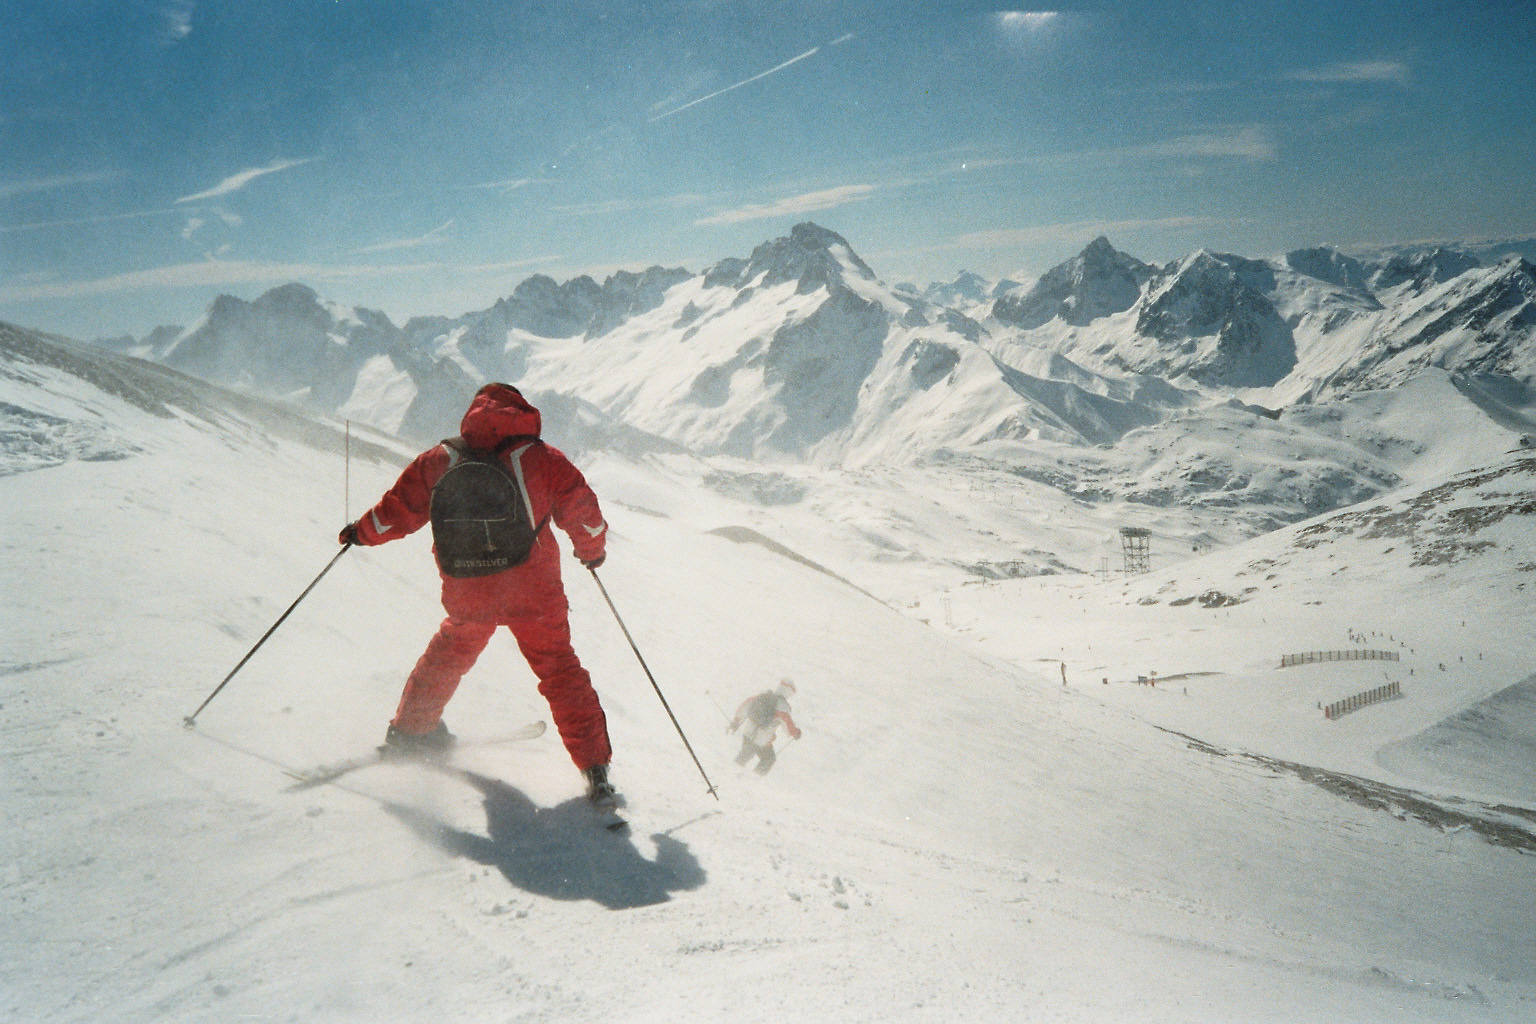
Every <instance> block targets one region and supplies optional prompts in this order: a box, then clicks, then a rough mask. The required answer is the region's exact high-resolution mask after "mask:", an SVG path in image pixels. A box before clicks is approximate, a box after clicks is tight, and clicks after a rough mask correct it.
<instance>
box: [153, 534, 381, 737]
mask: <svg viewBox="0 0 1536 1024" xmlns="http://www.w3.org/2000/svg"><path fill="white" fill-rule="evenodd" d="M351 546H352V542H351V541H347V542H346V543H345V544H343V545H342V546H341V550H340V551H338V552H336V554H335V555H334V556H332V558H331V560H330V561H329V562H327V563H325V568H324V569H321V570H320V575H319V576H316V577H315V578H314V580H312V581H311V582H310V584H309V586H307V587H305V588H304V592H303V593H302V594H300V595H299V596H298V597H296V598H294V601H293V604H291V605H289V606H288V610H287V611H285V612H283V614H281V615H279V616H278V617H277V621H276V622H274V623H272V628H271V629H268V630H267V631H266V632H265V633H263V634H262V635H261V639H260V640H257V641H256V646H255V647H252V648H251V649H250V650H249V651H246V652H245V657H243V658H241V659H240V662H239V664H237V665H236V666H235V667H234V668H232V669H230V670H229V675H227V676H225V677H224V680H223V682H221V683H219V685H218V686H215V687H214V688H213V692H212V693H210V694H209V695H208V697H207V699H205V700H204V701H203V702H202V703H201V704H199V705H198V706H197V710H196V711H194V712H192V713H191V714H190V715H188V716H187V717H186V718H183V719H182V720H181V724H182V725H184V726H186V727H187V728H188V729H190V728H192V727H193V726H194V725H196V724H197V716H198V715H200V714H202V713H203V708H205V707H207V706H208V705H209V704H211V703H212V702H213V698H215V697H217V696H218V695H219V691H220V690H222V689H224V687H226V686H228V685H229V681H230V680H231V679H233V678H235V673H236V672H239V671H240V670H241V669H242V668H244V667H245V663H246V662H248V661H250V660H251V655H253V654H255V653H256V652H257V651H258V650H260V649H261V645H262V644H264V643H266V642H267V638H268V637H269V636H271V635H272V634H273V633H276V632H277V627H278V626H281V625H282V624H283V620H284V619H286V618H287V617H288V616H289V615H291V614H293V610H294V609H295V608H297V607H298V606H299V602H300V601H302V600H304V599H305V598H306V597H308V596H309V592H310V591H311V590H314V589H315V584H316V583H319V582H320V581H321V580H322V579H324V578H325V574H326V573H328V572H330V571H331V566H333V565H335V564H336V563H337V561H339V560H340V558H341V556H342V555H344V554H346V553H347V549H348V548H350V547H351Z"/></svg>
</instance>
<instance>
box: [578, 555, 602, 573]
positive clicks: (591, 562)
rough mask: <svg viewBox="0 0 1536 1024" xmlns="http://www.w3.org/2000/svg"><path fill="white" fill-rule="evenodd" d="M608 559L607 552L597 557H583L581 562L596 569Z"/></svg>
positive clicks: (589, 567)
mask: <svg viewBox="0 0 1536 1024" xmlns="http://www.w3.org/2000/svg"><path fill="white" fill-rule="evenodd" d="M607 559H608V556H607V555H606V554H603V555H598V556H597V557H596V558H583V559H582V560H581V564H582V565H584V566H586V567H587V568H588V569H594V570H595V569H596V568H597V567H598V566H600V565H602V564H603V562H605V561H607Z"/></svg>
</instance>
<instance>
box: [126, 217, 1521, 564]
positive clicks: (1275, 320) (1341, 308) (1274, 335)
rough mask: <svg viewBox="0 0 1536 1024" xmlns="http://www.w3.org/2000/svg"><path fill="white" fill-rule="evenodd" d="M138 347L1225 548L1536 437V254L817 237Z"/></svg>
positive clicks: (256, 305) (247, 382)
mask: <svg viewBox="0 0 1536 1024" xmlns="http://www.w3.org/2000/svg"><path fill="white" fill-rule="evenodd" d="M116 347H118V348H119V349H121V350H128V351H132V352H134V353H136V354H140V355H144V356H147V357H149V358H152V359H154V360H157V361H160V362H163V363H165V364H166V365H168V366H171V367H175V368H178V369H181V370H184V371H186V372H189V373H193V374H196V375H198V376H201V377H204V378H206V379H209V380H212V381H216V382H219V383H223V384H227V385H231V386H234V387H236V388H240V389H244V390H249V391H253V392H257V393H261V394H266V395H273V396H279V397H283V398H286V399H288V400H290V401H292V402H294V403H296V404H297V405H298V406H299V407H301V408H304V409H306V410H308V411H311V412H317V413H321V414H324V415H329V416H333V417H337V418H346V419H350V420H353V421H356V422H361V423H366V424H369V425H371V426H373V427H375V428H377V429H380V430H383V431H385V432H388V433H392V434H396V435H399V436H401V437H404V438H406V439H408V440H410V441H412V442H415V443H418V444H422V443H429V442H430V441H432V440H435V439H436V438H438V437H440V436H441V435H442V434H443V433H444V432H445V431H448V430H451V428H452V425H453V424H454V423H455V422H456V421H457V416H458V414H459V412H460V410H461V409H462V408H463V406H464V403H465V400H466V398H467V396H468V395H469V394H470V393H471V392H472V391H473V390H474V388H476V387H477V386H478V385H479V384H480V383H482V382H484V381H485V380H488V379H499V380H507V381H510V382H513V383H516V384H518V385H519V386H521V387H523V388H525V389H526V390H530V391H532V392H534V393H537V394H538V395H540V396H541V400H542V401H544V402H545V403H547V404H552V405H553V406H556V407H558V409H560V410H565V412H564V413H563V415H564V418H565V420H566V421H567V422H569V423H570V424H571V426H572V429H573V430H574V431H576V434H579V435H581V436H587V435H589V434H591V432H592V431H596V432H597V434H598V435H600V436H602V437H605V438H607V439H609V440H614V439H616V438H618V437H620V436H623V437H624V438H625V439H626V441H625V443H626V444H628V445H629V446H630V447H631V448H635V447H636V446H638V447H639V448H651V449H660V448H666V447H669V446H671V447H678V448H682V449H686V450H688V451H691V452H694V453H695V454H698V455H701V456H706V457H718V458H725V459H730V458H736V459H742V460H748V461H750V462H752V463H753V464H756V465H759V466H760V465H762V464H764V463H773V464H774V465H776V466H781V467H791V468H792V467H793V466H795V465H799V464H811V465H818V466H823V467H841V468H843V469H845V470H848V471H850V472H857V471H859V470H861V469H865V468H870V467H888V466H896V465H902V466H914V467H915V466H928V467H933V466H936V465H941V464H948V465H954V464H957V462H958V463H959V464H973V463H982V464H986V465H989V466H991V467H992V468H993V469H995V470H996V471H999V472H1005V473H1011V474H1015V475H1017V476H1020V477H1024V478H1028V479H1032V480H1036V481H1043V482H1051V483H1054V484H1056V485H1059V486H1060V487H1061V488H1062V489H1063V490H1065V491H1066V492H1068V493H1070V494H1072V495H1073V496H1075V497H1077V498H1079V499H1087V500H1093V499H1095V498H1096V497H1109V496H1113V497H1116V498H1120V499H1129V500H1132V501H1137V502H1141V503H1144V504H1147V505H1151V506H1159V507H1161V506H1167V505H1176V506H1182V507H1185V508H1188V509H1192V510H1201V509H1205V510H1215V511H1217V512H1220V513H1221V515H1222V518H1223V522H1222V523H1221V524H1218V525H1217V526H1215V527H1214V528H1213V529H1214V533H1215V534H1216V535H1224V536H1228V537H1231V536H1244V535H1251V534H1252V533H1255V532H1259V531H1262V530H1264V529H1270V528H1273V527H1274V526H1275V525H1278V524H1279V523H1282V522H1289V521H1294V520H1296V519H1298V518H1301V517H1304V516H1308V515H1314V514H1316V513H1318V512H1320V511H1323V510H1326V509H1329V508H1337V507H1341V506H1343V505H1347V504H1349V503H1351V502H1353V501H1358V500H1362V499H1363V498H1365V497H1367V496H1370V495H1372V494H1375V493H1380V492H1381V491H1382V490H1383V489H1385V488H1388V487H1391V486H1394V485H1396V484H1398V483H1400V482H1402V481H1404V480H1409V479H1415V478H1416V471H1415V466H1416V465H1417V464H1418V463H1419V462H1420V460H1421V457H1422V456H1424V455H1425V453H1427V452H1429V451H1430V450H1431V449H1433V450H1434V451H1436V452H1438V453H1439V454H1440V455H1443V456H1446V457H1449V458H1456V457H1460V458H1461V459H1462V464H1463V465H1472V464H1475V463H1476V462H1477V460H1478V459H1480V458H1483V457H1485V456H1486V455H1488V454H1489V453H1492V452H1497V451H1504V450H1507V449H1508V448H1510V447H1512V446H1514V445H1515V444H1517V443H1518V439H1519V438H1520V437H1521V436H1522V435H1526V434H1530V433H1532V432H1536V265H1533V264H1532V263H1531V262H1529V261H1528V260H1527V259H1525V258H1523V257H1521V256H1519V255H1513V256H1506V257H1504V258H1502V259H1499V260H1496V261H1492V262H1490V259H1489V257H1488V256H1487V254H1486V253H1485V254H1483V255H1482V256H1479V255H1475V254H1473V253H1472V252H1470V251H1467V250H1460V249H1452V248H1446V247H1435V246H1430V247H1420V248H1404V249H1394V250H1386V251H1382V252H1379V253H1375V254H1360V255H1351V254H1347V253H1344V252H1341V251H1339V250H1336V249H1330V248H1312V249H1303V250H1298V251H1295V252H1292V253H1289V254H1287V255H1285V256H1284V257H1281V258H1276V259H1252V258H1247V257H1241V256H1235V255H1231V254H1225V253H1216V252H1208V251H1204V250H1201V251H1197V252H1194V253H1191V254H1190V255H1188V256H1186V257H1184V258H1181V259H1177V260H1174V261H1172V262H1170V263H1168V264H1167V265H1164V266H1161V267H1159V266H1154V265H1152V264H1148V263H1145V262H1143V261H1141V260H1139V259H1137V258H1135V257H1133V256H1130V255H1127V254H1125V253H1121V252H1119V251H1117V250H1116V249H1115V248H1114V247H1113V246H1112V245H1111V244H1110V242H1109V241H1108V240H1107V239H1104V238H1098V239H1095V240H1093V241H1092V242H1091V243H1090V244H1088V245H1087V246H1086V247H1085V248H1084V249H1083V251H1082V252H1081V253H1079V254H1078V255H1077V256H1074V257H1072V258H1071V259H1069V260H1067V261H1066V262H1064V263H1063V264H1061V265H1060V266H1058V267H1056V268H1054V269H1052V270H1050V271H1049V272H1047V273H1046V274H1044V275H1042V276H1041V277H1040V278H1039V279H1038V280H1037V281H1035V282H1034V283H1033V284H1032V285H1031V286H1029V287H1023V286H1017V285H1013V284H1012V282H999V283H989V282H986V281H983V280H981V279H980V278H978V277H976V275H971V274H962V275H961V277H960V278H958V279H957V280H956V281H955V282H953V283H952V284H950V285H935V286H930V287H928V288H926V289H921V290H919V289H917V288H915V287H912V286H908V285H899V286H896V287H888V286H887V285H886V284H884V283H883V282H882V281H881V280H880V278H879V277H878V275H877V274H876V272H875V271H874V270H873V269H872V268H871V267H870V266H869V265H868V264H867V263H866V262H865V261H864V260H863V259H861V258H860V257H859V256H858V255H857V253H856V252H855V251H854V250H853V248H852V246H851V245H850V244H849V243H848V241H847V240H846V239H844V238H843V237H842V236H840V235H838V234H837V233H835V232H833V231H830V230H828V229H826V228H823V227H820V226H817V225H814V224H801V225H798V226H797V227H795V228H794V230H793V231H791V232H790V234H789V235H787V236H785V237H781V238H777V239H773V240H770V241H768V242H765V243H763V244H762V245H760V246H758V247H757V248H756V249H755V250H754V251H753V252H752V253H751V254H750V255H749V256H746V257H743V258H731V259H726V260H722V261H721V262H719V263H718V264H716V265H714V266H712V267H709V268H706V269H705V270H704V271H702V272H698V273H693V272H689V271H687V270H683V269H666V268H661V267H653V268H651V269H650V270H647V271H645V272H643V273H638V274H636V273H627V272H626V273H619V274H615V275H613V276H611V277H609V278H608V279H607V280H605V281H604V282H602V283H601V284H599V283H598V282H596V281H594V280H592V279H591V278H587V277H579V278H576V279H573V280H570V281H566V282H563V283H561V282H556V281H554V280H552V279H550V278H548V277H543V276H535V277H531V278H529V279H527V280H525V281H523V282H522V283H521V284H519V285H518V286H517V287H516V288H515V289H514V290H513V292H512V294H511V295H510V296H508V297H507V298H506V299H503V300H501V301H499V302H497V303H496V304H495V305H494V306H492V307H491V308H489V309H486V310H482V311H478V312H472V313H468V314H464V315H462V316H457V317H446V316H443V317H424V318H417V319H414V320H412V321H410V322H408V323H407V324H405V325H404V326H403V327H397V326H396V325H394V324H393V323H391V322H390V321H389V319H388V318H387V317H386V316H384V315H383V314H382V313H379V312H377V311H372V310H366V309H357V308H352V309H348V308H345V307H343V306H340V305H338V304H336V303H334V302H331V301H327V300H323V299H322V298H321V297H320V296H318V295H317V294H316V293H315V292H313V291H312V290H310V289H309V288H307V287H304V286H302V285H297V284H293V285H286V286H284V287H281V288H277V289H274V290H272V291H270V292H268V293H266V294H265V295H262V296H260V297H259V298H257V299H256V300H254V301H252V302H245V301H242V300H239V299H236V298H233V297H229V296H225V297H222V298H220V299H219V300H218V301H216V302H215V303H213V305H212V306H211V307H210V308H209V310H208V313H207V315H206V316H205V317H204V318H203V320H202V321H200V322H199V323H198V324H196V325H194V326H192V327H191V328H189V329H184V330H178V329H162V330H160V331H158V332H156V333H155V334H154V335H151V336H150V337H148V338H145V339H143V340H141V341H138V342H134V341H132V340H131V339H128V340H124V341H122V342H119V343H116ZM1404 389H1410V391H1411V392H1412V393H1414V394H1419V395H1430V394H1432V395H1433V404H1432V405H1430V406H1427V407H1423V408H1421V409H1419V410H1418V412H1419V415H1420V416H1421V417H1424V418H1425V422H1411V421H1412V419H1413V418H1412V417H1410V416H1406V415H1405V416H1402V417H1398V418H1397V419H1396V420H1394V423H1393V425H1392V426H1391V427H1390V428H1389V429H1383V428H1382V427H1381V425H1380V422H1379V420H1378V418H1377V414H1378V413H1379V412H1380V408H1379V407H1380V406H1382V405H1383V404H1384V403H1385V404H1392V400H1391V399H1390V398H1383V397H1382V396H1383V395H1398V396H1401V395H1404V394H1408V393H1410V391H1405V390H1404ZM1412 389H1417V390H1412ZM556 415H557V417H558V416H560V415H562V413H560V412H557V414H556ZM578 423H579V424H580V428H579V429H577V424H578ZM1228 436H1231V437H1233V438H1234V443H1227V442H1226V441H1225V440H1224V438H1226V437H1228ZM1445 437H1457V438H1461V439H1462V441H1461V442H1460V443H1459V444H1458V445H1457V446H1447V445H1443V444H1441V443H1439V439H1442V438H1445ZM1237 438H1241V440H1240V441H1238V440H1236V439H1237ZM1266 438H1267V439H1272V440H1273V442H1274V443H1273V444H1268V443H1262V439H1266ZM578 439H579V438H578V437H577V436H575V435H573V436H571V437H569V438H566V441H567V443H568V444H570V443H576V442H577V440H578ZM1256 439H1260V440H1258V441H1256ZM1468 439H1470V440H1468ZM1452 448H1454V450H1451V449H1452ZM1427 465H1428V466H1429V467H1430V468H1431V471H1433V472H1438V471H1440V470H1441V469H1443V468H1445V466H1444V464H1443V463H1442V462H1441V461H1438V460H1435V459H1431V460H1430V461H1429V462H1428V463H1427ZM1261 509H1262V510H1263V511H1262V512H1258V511H1256V510H1261Z"/></svg>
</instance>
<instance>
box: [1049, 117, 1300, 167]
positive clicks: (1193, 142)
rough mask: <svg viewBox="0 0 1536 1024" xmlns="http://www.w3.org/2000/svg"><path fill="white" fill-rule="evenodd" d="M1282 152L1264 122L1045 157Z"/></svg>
mask: <svg viewBox="0 0 1536 1024" xmlns="http://www.w3.org/2000/svg"><path fill="white" fill-rule="evenodd" d="M1278 152H1279V146H1278V144H1277V143H1276V142H1275V138H1274V134H1273V133H1272V132H1271V131H1270V130H1269V129H1268V128H1267V127H1264V126H1263V125H1247V126H1244V127H1239V128H1230V129H1220V130H1214V131H1208V132H1194V133H1191V134H1189V135H1178V136H1175V137H1173V138H1171V139H1163V140H1161V141H1158V142H1147V143H1142V144H1139V145H1134V146H1119V147H1115V148H1113V149H1095V150H1086V151H1082V152H1077V153H1066V154H1062V156H1061V157H1044V158H1042V159H1044V160H1056V159H1063V158H1064V159H1069V160H1070V159H1081V158H1093V159H1097V160H1127V159H1146V160H1170V159H1189V158H1198V159H1236V160H1253V161H1264V160H1273V159H1275V157H1276V155H1277V154H1278Z"/></svg>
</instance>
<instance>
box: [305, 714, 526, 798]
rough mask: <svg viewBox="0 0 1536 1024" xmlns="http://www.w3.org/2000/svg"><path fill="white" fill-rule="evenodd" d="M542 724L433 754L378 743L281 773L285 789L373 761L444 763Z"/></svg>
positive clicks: (517, 739) (460, 743)
mask: <svg viewBox="0 0 1536 1024" xmlns="http://www.w3.org/2000/svg"><path fill="white" fill-rule="evenodd" d="M545 728H546V727H545V724H544V722H543V721H542V720H540V721H535V722H529V723H528V724H527V725H525V726H523V727H522V728H521V729H516V730H513V731H512V732H510V733H506V734H505V735H502V736H495V737H492V738H491V739H484V740H459V741H457V742H456V743H454V745H453V746H452V747H450V748H449V749H448V750H445V751H443V752H442V753H441V754H437V755H421V754H403V753H400V752H399V751H396V750H394V749H393V748H391V747H387V746H380V747H378V748H377V749H375V750H373V751H372V752H370V753H367V754H360V755H358V756H357V757H349V758H346V759H344V760H341V761H332V762H330V763H328V764H322V765H316V766H315V767H313V768H303V769H299V768H284V769H283V774H284V775H286V776H288V777H289V778H290V779H293V780H294V783H293V785H291V786H289V787H288V789H289V791H290V792H291V791H294V790H301V789H312V788H314V787H315V786H323V785H325V784H326V783H328V782H335V781H336V780H337V779H339V778H341V777H342V776H344V775H350V774H351V773H352V772H355V771H358V770H360V769H363V768H369V767H372V766H373V765H376V764H386V763H392V762H396V761H423V762H429V763H434V764H444V763H447V762H448V761H450V760H452V758H453V755H454V752H455V751H457V750H465V749H471V748H475V747H489V746H494V745H496V744H498V743H517V742H520V741H523V740H531V739H536V738H538V737H539V736H542V735H544V730H545Z"/></svg>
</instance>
